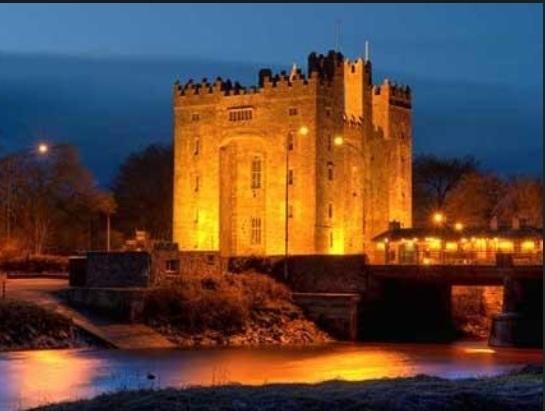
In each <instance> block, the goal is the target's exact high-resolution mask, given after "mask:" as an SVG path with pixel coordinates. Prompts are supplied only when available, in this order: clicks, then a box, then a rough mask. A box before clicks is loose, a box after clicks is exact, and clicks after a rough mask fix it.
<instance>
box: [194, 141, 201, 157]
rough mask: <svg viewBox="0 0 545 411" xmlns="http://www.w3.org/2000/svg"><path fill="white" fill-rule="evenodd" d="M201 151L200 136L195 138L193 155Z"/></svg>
mask: <svg viewBox="0 0 545 411" xmlns="http://www.w3.org/2000/svg"><path fill="white" fill-rule="evenodd" d="M200 152H201V139H200V138H199V137H197V138H195V141H194V142H193V155H194V156H198V155H199V153H200Z"/></svg>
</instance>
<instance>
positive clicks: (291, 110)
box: [288, 107, 298, 116]
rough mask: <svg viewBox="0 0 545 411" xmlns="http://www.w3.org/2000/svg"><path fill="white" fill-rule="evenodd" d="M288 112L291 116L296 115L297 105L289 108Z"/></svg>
mask: <svg viewBox="0 0 545 411" xmlns="http://www.w3.org/2000/svg"><path fill="white" fill-rule="evenodd" d="M288 114H289V115H290V116H296V115H297V114H298V111H297V107H290V108H289V109H288Z"/></svg>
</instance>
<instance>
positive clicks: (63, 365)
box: [0, 342, 542, 411]
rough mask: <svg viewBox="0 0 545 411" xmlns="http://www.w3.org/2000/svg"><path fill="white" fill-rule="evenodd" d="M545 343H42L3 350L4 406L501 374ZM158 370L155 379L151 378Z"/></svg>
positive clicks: (533, 358) (535, 358)
mask: <svg viewBox="0 0 545 411" xmlns="http://www.w3.org/2000/svg"><path fill="white" fill-rule="evenodd" d="M541 362H542V352H541V350H534V349H507V348H502V349H497V348H494V349H493V348H490V347H488V346H486V344H485V343H479V342H477V343H475V342H471V343H468V342H459V343H456V344H451V345H439V344H433V345H430V344H383V343H380V344H378V343H377V344H331V345H325V346H317V347H267V348H262V347H261V348H211V349H188V350H136V351H121V350H98V349H70V350H39V351H20V352H10V353H0V381H1V383H0V410H2V411H4V410H6V411H9V410H21V409H25V408H28V407H32V406H37V405H41V404H45V403H49V402H57V401H63V400H74V399H80V398H87V397H92V396H95V395H98V394H100V393H103V392H111V391H115V390H120V389H126V388H130V389H133V388H158V387H167V386H174V387H181V386H188V385H218V384H225V383H230V382H233V383H242V384H252V385H255V384H266V383H280V382H308V383H312V382H319V381H323V380H328V379H334V378H340V379H345V380H365V379H371V378H382V377H400V376H411V375H416V374H429V375H436V376H440V377H445V378H463V377H472V376H485V375H496V374H501V373H503V372H506V371H508V370H510V369H513V368H517V367H519V366H521V365H523V364H528V363H541ZM150 374H152V375H153V376H155V378H154V379H150V378H149V376H150Z"/></svg>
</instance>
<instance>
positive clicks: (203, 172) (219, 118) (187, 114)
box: [173, 51, 412, 256]
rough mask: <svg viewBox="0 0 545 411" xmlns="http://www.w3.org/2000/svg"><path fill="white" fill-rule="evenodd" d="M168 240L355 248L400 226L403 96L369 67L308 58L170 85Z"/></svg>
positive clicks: (236, 250) (253, 247)
mask: <svg viewBox="0 0 545 411" xmlns="http://www.w3.org/2000/svg"><path fill="white" fill-rule="evenodd" d="M173 98H174V102H173V103H174V156H175V159H174V166H175V171H174V213H173V240H174V241H175V242H177V243H178V244H179V247H180V249H181V251H205V252H211V251H212V252H220V255H222V256H246V255H259V256H264V255H282V254H284V253H285V252H288V253H289V254H292V255H293V254H359V253H362V252H364V251H368V250H369V248H370V247H371V238H372V237H374V236H375V235H377V234H379V233H380V232H383V231H384V230H386V229H387V228H388V222H389V221H391V220H397V221H400V222H401V223H402V224H403V225H404V226H405V227H410V226H411V219H412V216H411V207H412V204H411V172H412V170H411V163H412V154H411V153H412V126H411V92H410V90H409V88H408V87H404V86H397V85H395V84H393V83H391V82H389V81H388V80H385V81H384V82H383V83H382V84H381V85H378V86H374V85H373V84H372V75H371V62H370V61H369V60H368V59H357V60H355V61H350V60H348V59H345V58H344V57H343V55H342V54H341V53H337V52H334V51H330V52H329V53H328V54H327V55H326V56H323V55H316V54H315V53H312V54H310V56H309V57H308V73H307V75H304V74H303V73H302V72H301V70H299V69H297V68H296V67H295V66H294V67H293V69H292V70H291V72H290V73H286V72H282V73H280V74H276V75H273V73H272V72H271V70H268V69H263V70H260V72H259V81H258V85H257V86H256V87H250V88H244V87H242V86H240V85H239V84H238V83H236V82H235V83H233V82H231V81H230V80H222V79H221V78H218V79H216V80H215V81H213V82H208V81H207V80H206V79H203V80H202V81H201V82H197V83H194V82H193V81H191V80H190V81H188V82H187V83H185V84H181V83H176V84H175V87H174V97H173Z"/></svg>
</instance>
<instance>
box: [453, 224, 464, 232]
mask: <svg viewBox="0 0 545 411" xmlns="http://www.w3.org/2000/svg"><path fill="white" fill-rule="evenodd" d="M454 229H455V230H456V231H462V230H463V229H464V225H463V224H462V223H460V222H457V223H455V224H454Z"/></svg>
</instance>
